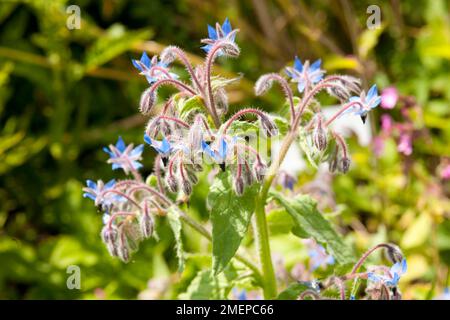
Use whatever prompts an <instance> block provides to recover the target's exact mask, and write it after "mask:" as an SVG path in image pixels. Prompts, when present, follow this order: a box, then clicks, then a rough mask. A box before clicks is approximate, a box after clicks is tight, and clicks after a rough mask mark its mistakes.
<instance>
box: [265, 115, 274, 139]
mask: <svg viewBox="0 0 450 320" xmlns="http://www.w3.org/2000/svg"><path fill="white" fill-rule="evenodd" d="M261 126H262V128H263V131H264V133H265V134H266V136H267V137H273V136H276V135H277V134H278V128H277V126H276V124H275V122H273V120H272V119H271V118H270V117H269V116H267V115H264V116H262V117H261Z"/></svg>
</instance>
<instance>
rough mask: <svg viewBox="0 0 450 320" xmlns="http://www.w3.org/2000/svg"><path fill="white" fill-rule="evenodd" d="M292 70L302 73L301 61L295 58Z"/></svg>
mask: <svg viewBox="0 0 450 320" xmlns="http://www.w3.org/2000/svg"><path fill="white" fill-rule="evenodd" d="M294 68H295V69H296V70H298V71H299V72H302V71H303V64H302V61H301V60H300V59H299V58H298V57H297V56H295V60H294Z"/></svg>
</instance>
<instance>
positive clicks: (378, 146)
mask: <svg viewBox="0 0 450 320" xmlns="http://www.w3.org/2000/svg"><path fill="white" fill-rule="evenodd" d="M383 151H384V139H383V138H382V137H380V136H378V137H375V138H374V139H373V152H374V153H375V156H377V157H381V155H382V154H383Z"/></svg>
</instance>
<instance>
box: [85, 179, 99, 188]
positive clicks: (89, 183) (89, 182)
mask: <svg viewBox="0 0 450 320" xmlns="http://www.w3.org/2000/svg"><path fill="white" fill-rule="evenodd" d="M86 185H87V186H88V188H91V189H94V190H96V189H97V184H96V183H95V182H94V181H92V180H86Z"/></svg>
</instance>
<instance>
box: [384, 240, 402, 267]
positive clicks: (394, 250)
mask: <svg viewBox="0 0 450 320" xmlns="http://www.w3.org/2000/svg"><path fill="white" fill-rule="evenodd" d="M386 256H387V258H388V259H389V260H390V261H391V262H392V263H398V262H401V261H402V260H403V258H404V256H403V252H402V250H401V249H400V248H399V247H398V246H396V245H395V244H392V243H389V244H388V248H387V250H386Z"/></svg>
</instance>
